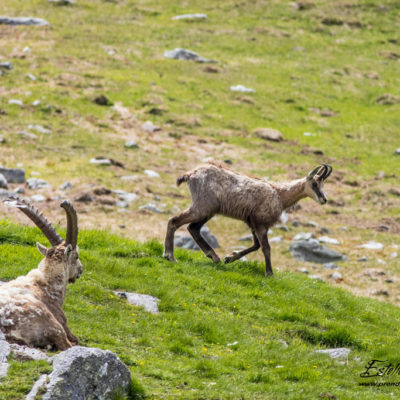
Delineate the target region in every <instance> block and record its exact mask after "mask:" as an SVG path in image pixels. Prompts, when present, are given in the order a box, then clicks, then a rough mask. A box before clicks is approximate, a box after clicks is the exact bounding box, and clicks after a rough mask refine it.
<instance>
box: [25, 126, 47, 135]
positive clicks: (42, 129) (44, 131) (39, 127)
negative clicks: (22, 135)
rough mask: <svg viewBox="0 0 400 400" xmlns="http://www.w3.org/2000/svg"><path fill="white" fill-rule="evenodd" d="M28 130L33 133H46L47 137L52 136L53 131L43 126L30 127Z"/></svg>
mask: <svg viewBox="0 0 400 400" xmlns="http://www.w3.org/2000/svg"><path fill="white" fill-rule="evenodd" d="M28 129H30V130H31V131H36V132H38V133H45V134H46V135H50V134H51V129H49V128H45V127H44V126H42V125H29V126H28Z"/></svg>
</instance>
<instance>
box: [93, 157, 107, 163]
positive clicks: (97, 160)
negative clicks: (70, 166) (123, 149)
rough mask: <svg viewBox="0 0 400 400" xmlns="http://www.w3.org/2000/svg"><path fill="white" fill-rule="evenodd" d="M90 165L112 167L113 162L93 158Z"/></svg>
mask: <svg viewBox="0 0 400 400" xmlns="http://www.w3.org/2000/svg"><path fill="white" fill-rule="evenodd" d="M90 164H97V165H111V160H110V159H108V158H97V157H96V158H91V159H90Z"/></svg>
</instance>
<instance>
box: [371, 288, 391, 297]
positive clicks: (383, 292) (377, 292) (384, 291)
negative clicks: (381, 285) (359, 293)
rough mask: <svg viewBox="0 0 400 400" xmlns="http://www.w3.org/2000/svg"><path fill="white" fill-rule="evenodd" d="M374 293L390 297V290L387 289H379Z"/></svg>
mask: <svg viewBox="0 0 400 400" xmlns="http://www.w3.org/2000/svg"><path fill="white" fill-rule="evenodd" d="M373 294H374V295H375V296H385V297H389V296H390V294H389V292H388V291H387V290H385V289H381V290H377V291H376V292H374V293H373Z"/></svg>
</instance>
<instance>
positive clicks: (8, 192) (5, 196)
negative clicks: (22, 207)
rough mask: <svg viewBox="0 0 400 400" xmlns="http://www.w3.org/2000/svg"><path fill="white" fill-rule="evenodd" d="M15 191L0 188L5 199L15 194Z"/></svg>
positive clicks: (1, 196) (0, 194)
mask: <svg viewBox="0 0 400 400" xmlns="http://www.w3.org/2000/svg"><path fill="white" fill-rule="evenodd" d="M14 194H15V193H14V192H11V191H10V190H6V189H0V198H2V199H4V198H7V197H10V196H13V195H14Z"/></svg>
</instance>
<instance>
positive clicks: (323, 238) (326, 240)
mask: <svg viewBox="0 0 400 400" xmlns="http://www.w3.org/2000/svg"><path fill="white" fill-rule="evenodd" d="M318 241H319V242H321V243H328V244H339V241H338V240H337V239H333V238H330V237H329V236H320V237H319V238H318Z"/></svg>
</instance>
